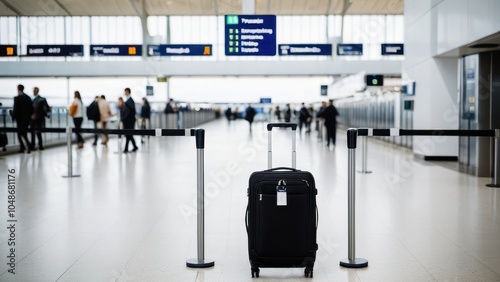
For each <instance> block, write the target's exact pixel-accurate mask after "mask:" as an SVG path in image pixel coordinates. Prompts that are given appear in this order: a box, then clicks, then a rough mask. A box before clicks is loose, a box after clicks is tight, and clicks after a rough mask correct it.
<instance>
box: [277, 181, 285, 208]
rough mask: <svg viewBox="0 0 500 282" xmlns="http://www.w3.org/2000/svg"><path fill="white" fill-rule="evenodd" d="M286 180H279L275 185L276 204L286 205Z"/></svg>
mask: <svg viewBox="0 0 500 282" xmlns="http://www.w3.org/2000/svg"><path fill="white" fill-rule="evenodd" d="M285 185H286V182H285V180H280V181H279V182H278V186H276V196H277V197H276V201H277V202H276V205H277V206H286V186H285Z"/></svg>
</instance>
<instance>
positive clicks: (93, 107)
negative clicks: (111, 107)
mask: <svg viewBox="0 0 500 282" xmlns="http://www.w3.org/2000/svg"><path fill="white" fill-rule="evenodd" d="M98 102H99V96H95V99H94V101H92V103H90V105H89V106H88V107H87V118H88V119H89V120H92V121H94V128H95V129H97V125H98V124H99V122H100V121H101V114H100V112H99V104H98ZM98 138H99V134H97V133H96V134H94V143H92V145H93V146H96V145H97V139H98Z"/></svg>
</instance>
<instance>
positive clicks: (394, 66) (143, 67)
mask: <svg viewBox="0 0 500 282" xmlns="http://www.w3.org/2000/svg"><path fill="white" fill-rule="evenodd" d="M1 65H2V66H1V67H0V77H18V76H19V77H27V76H28V77H29V76H33V77H40V76H47V77H54V76H56V77H57V76H62V77H78V76H81V77H89V76H157V75H161V76H224V75H227V76H238V75H242V76H245V75H249V76H263V75H271V76H276V75H277V76H286V75H298V76H301V75H302V76H307V75H319V76H322V75H341V74H355V73H359V72H362V71H366V72H367V73H379V74H398V73H400V72H401V61H392V60H389V61H386V60H380V61H342V60H331V61H279V62H276V61H209V62H202V61H166V60H161V61H156V60H147V61H130V62H129V61H127V62H124V61H110V62H2V63H1Z"/></svg>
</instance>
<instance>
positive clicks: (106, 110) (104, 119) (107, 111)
mask: <svg viewBox="0 0 500 282" xmlns="http://www.w3.org/2000/svg"><path fill="white" fill-rule="evenodd" d="M97 106H98V107H99V116H100V123H101V128H102V129H108V121H109V119H110V118H111V108H110V106H109V102H108V101H106V96H104V95H101V97H100V98H99V101H98V102H97ZM108 141H109V136H108V134H103V135H102V143H101V144H102V145H107V144H108Z"/></svg>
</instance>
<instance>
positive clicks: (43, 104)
mask: <svg viewBox="0 0 500 282" xmlns="http://www.w3.org/2000/svg"><path fill="white" fill-rule="evenodd" d="M39 92H40V89H39V88H38V87H35V88H33V95H34V96H35V97H34V98H33V114H32V115H31V145H30V147H31V148H30V149H31V150H35V143H36V142H35V141H36V140H35V135H36V137H37V139H38V149H39V150H43V149H44V148H43V138H42V132H41V131H40V129H42V128H45V117H50V107H49V104H48V103H47V99H45V98H43V97H42V96H40V95H39V94H38V93H39Z"/></svg>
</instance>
